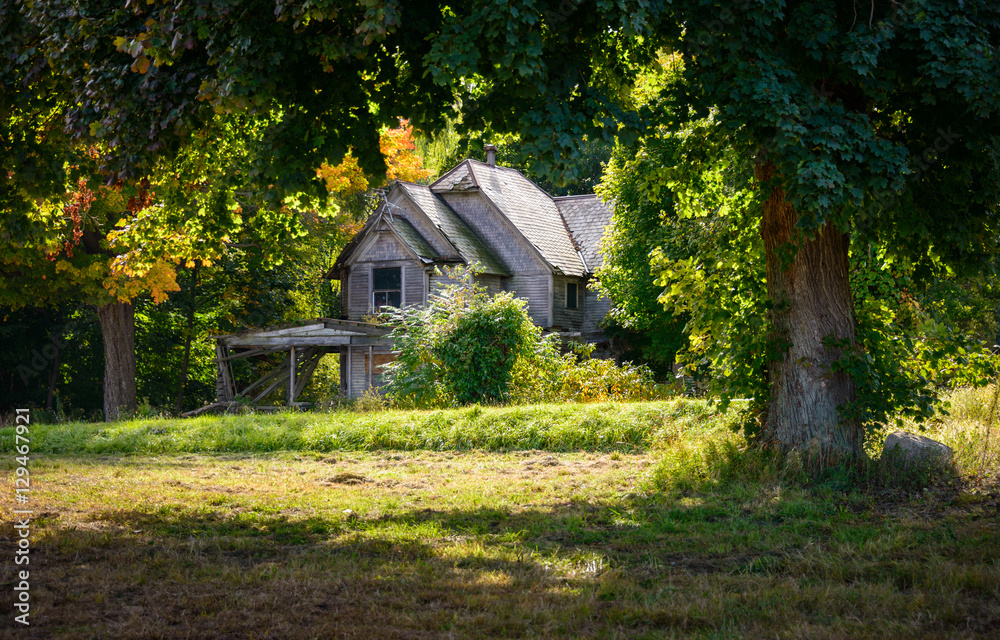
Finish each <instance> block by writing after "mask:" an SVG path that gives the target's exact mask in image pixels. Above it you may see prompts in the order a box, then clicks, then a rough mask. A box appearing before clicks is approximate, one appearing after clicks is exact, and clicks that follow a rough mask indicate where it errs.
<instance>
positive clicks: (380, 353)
mask: <svg viewBox="0 0 1000 640" xmlns="http://www.w3.org/2000/svg"><path fill="white" fill-rule="evenodd" d="M346 351H347V349H345V353H343V354H341V360H340V362H341V372H342V373H341V385H340V388H341V392H342V393H344V394H345V395H349V396H350V397H352V398H360V397H361V396H363V395H365V393H367V392H368V391H369V390H370V389H373V390H375V391H378V390H379V389H380V387H381V386H382V384H383V380H382V367H383V366H384V365H386V364H388V363H390V362H392V361H394V360H395V359H396V356H395V355H394V354H393V353H392V352H391V351H390V350H389V349H388V348H385V347H376V348H374V349H372V350H371V351H369V349H368V347H350V356H348V355H347V353H346ZM372 356H374V360H372V359H371V357H372ZM348 361H350V388H348V386H347V379H348V376H347V375H346V374H347V371H348V366H347V363H348ZM369 381H371V382H372V384H371V385H369Z"/></svg>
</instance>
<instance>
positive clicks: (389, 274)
mask: <svg viewBox="0 0 1000 640" xmlns="http://www.w3.org/2000/svg"><path fill="white" fill-rule="evenodd" d="M402 282H403V279H402V276H401V275H400V271H399V267H390V268H388V269H372V306H373V307H374V308H376V309H378V308H379V307H399V306H402V303H403V295H402V286H401V285H402Z"/></svg>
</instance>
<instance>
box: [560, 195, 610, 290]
mask: <svg viewBox="0 0 1000 640" xmlns="http://www.w3.org/2000/svg"><path fill="white" fill-rule="evenodd" d="M553 200H554V201H555V203H556V207H558V209H559V213H561V214H562V217H563V220H565V221H566V226H567V227H569V232H570V233H571V234H573V239H574V240H576V243H577V245H578V246H579V247H580V253H582V254H583V260H584V261H585V262H586V263H587V270H588V271H590V272H591V273H593V272H595V271H597V270H598V269H600V268H601V266H602V265H603V264H604V257H603V256H602V255H601V252H600V247H601V238H602V237H604V231H605V230H606V229H607V227H608V225H609V224H611V210H610V209H609V208H608V207H607V206H605V204H604V203H603V202H601V199H600V198H598V197H597V196H596V195H593V194H590V195H585V196H562V197H559V198H553Z"/></svg>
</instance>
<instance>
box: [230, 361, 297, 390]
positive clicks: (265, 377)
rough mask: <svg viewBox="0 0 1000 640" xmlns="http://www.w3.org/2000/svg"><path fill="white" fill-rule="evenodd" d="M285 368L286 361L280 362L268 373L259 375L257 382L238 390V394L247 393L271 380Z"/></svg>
mask: <svg viewBox="0 0 1000 640" xmlns="http://www.w3.org/2000/svg"><path fill="white" fill-rule="evenodd" d="M287 368H288V363H287V362H282V363H281V364H279V365H278V366H277V367H275V368H274V370H272V371H271V372H270V373H266V374H264V375H263V376H261V378H260V379H258V380H257V382H255V383H253V384H252V385H250V386H249V387H247V388H246V389H244V390H243V391H240V393H239V395H241V396H245V395H247V394H248V393H250V392H251V391H253V390H254V389H256V388H257V387H259V386H260V385H262V384H264V383H265V382H268V381H269V380H273V379H274V378H276V377H278V376H280V375H281V374H283V373H284V372H285V370H286V369H287Z"/></svg>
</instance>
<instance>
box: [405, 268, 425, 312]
mask: <svg viewBox="0 0 1000 640" xmlns="http://www.w3.org/2000/svg"><path fill="white" fill-rule="evenodd" d="M425 284H426V283H425V282H424V268H423V265H421V264H420V263H419V262H413V261H411V262H406V263H404V264H403V306H404V307H408V306H410V305H411V304H426V303H427V295H426V293H425V290H424V286H425Z"/></svg>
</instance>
